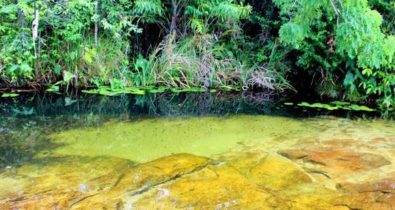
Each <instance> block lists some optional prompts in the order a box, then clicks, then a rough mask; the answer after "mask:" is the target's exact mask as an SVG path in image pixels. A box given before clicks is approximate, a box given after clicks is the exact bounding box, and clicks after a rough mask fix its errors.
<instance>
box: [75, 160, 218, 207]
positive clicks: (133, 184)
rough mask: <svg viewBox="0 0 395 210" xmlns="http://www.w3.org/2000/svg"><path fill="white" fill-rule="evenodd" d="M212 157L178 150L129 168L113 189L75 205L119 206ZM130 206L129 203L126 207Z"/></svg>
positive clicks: (204, 162) (203, 164) (193, 168)
mask: <svg viewBox="0 0 395 210" xmlns="http://www.w3.org/2000/svg"><path fill="white" fill-rule="evenodd" d="M209 161H210V160H209V159H208V158H204V157H200V156H196V155H190V154H175V155H171V156H167V157H163V158H160V159H157V160H154V161H151V162H148V163H144V164H140V165H137V166H135V167H133V168H132V169H130V170H129V171H128V172H126V173H125V175H124V176H122V178H121V179H120V180H119V182H117V183H116V184H115V185H114V187H113V188H112V189H111V190H108V191H105V192H102V193H100V194H98V195H95V196H92V197H89V198H87V199H84V200H83V201H81V202H79V203H78V204H76V205H74V206H73V209H86V208H87V207H89V208H94V209H116V208H121V207H125V206H126V205H128V204H127V203H126V201H125V199H128V198H130V197H133V196H135V195H138V194H140V193H143V192H145V191H147V190H149V189H150V188H153V187H155V186H157V185H159V184H162V183H166V182H169V181H171V180H173V179H176V178H177V177H180V176H182V175H185V174H188V173H192V172H194V171H196V170H199V169H201V168H203V167H205V166H206V165H207V164H208V163H209ZM125 208H126V207H125Z"/></svg>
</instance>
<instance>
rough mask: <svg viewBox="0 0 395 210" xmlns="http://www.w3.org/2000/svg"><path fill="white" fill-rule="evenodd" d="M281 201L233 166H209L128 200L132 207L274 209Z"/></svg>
mask: <svg viewBox="0 0 395 210" xmlns="http://www.w3.org/2000/svg"><path fill="white" fill-rule="evenodd" d="M278 205H281V202H278V201H277V200H276V199H275V198H274V197H273V196H272V195H270V194H269V193H268V192H265V191H264V190H261V189H259V188H257V187H256V186H255V185H254V184H252V183H250V182H249V181H248V180H247V179H246V178H245V177H243V176H242V175H241V174H240V173H239V172H238V171H237V170H236V169H234V168H232V167H230V166H226V165H222V166H209V167H206V168H204V169H202V170H200V171H197V172H196V173H192V174H190V175H186V176H183V177H181V178H179V179H176V180H174V181H172V182H169V183H166V184H164V185H161V186H159V187H157V188H155V189H153V190H151V191H149V192H147V193H145V194H142V195H140V196H139V197H136V198H135V200H132V199H131V200H129V206H133V208H134V209H188V208H193V209H274V207H276V206H278Z"/></svg>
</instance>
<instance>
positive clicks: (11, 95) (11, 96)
mask: <svg viewBox="0 0 395 210" xmlns="http://www.w3.org/2000/svg"><path fill="white" fill-rule="evenodd" d="M17 96H19V94H18V93H3V95H1V97H2V98H13V97H17Z"/></svg>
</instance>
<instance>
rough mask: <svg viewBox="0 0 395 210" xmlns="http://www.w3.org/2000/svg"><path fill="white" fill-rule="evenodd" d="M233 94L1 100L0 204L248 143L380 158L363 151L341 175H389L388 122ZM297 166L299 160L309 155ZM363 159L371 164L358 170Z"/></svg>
mask: <svg viewBox="0 0 395 210" xmlns="http://www.w3.org/2000/svg"><path fill="white" fill-rule="evenodd" d="M144 97H146V96H144ZM235 98H239V97H233V98H232V97H222V96H220V97H214V98H213V96H212V95H203V96H202V95H194V96H188V95H182V96H171V97H169V96H160V95H157V96H151V97H148V98H130V97H124V98H122V97H121V98H112V99H108V98H100V97H97V98H90V99H73V100H75V101H74V102H72V103H71V102H70V99H67V100H65V98H62V97H60V98H59V97H55V98H49V99H45V100H42V98H38V99H37V97H33V98H31V100H30V101H29V100H26V99H25V100H24V102H23V103H21V102H18V101H10V100H9V101H3V102H2V104H1V106H0V107H1V109H0V110H1V112H2V113H3V117H2V120H1V122H0V185H1V186H2V187H1V189H0V207H1V204H2V202H3V203H7V205H8V204H10V203H13V202H12V201H10V200H12V198H17V197H18V196H21V195H25V194H29V195H31V194H35V193H39V192H42V191H46V190H54V188H56V189H58V188H59V187H63V188H68V187H70V188H72V189H76V188H79V191H81V189H80V188H81V187H80V186H78V185H81V184H83V183H85V181H86V180H87V179H95V178H96V177H101V176H102V175H103V174H105V173H104V172H103V171H106V170H107V169H109V168H117V167H118V169H117V170H119V171H122V170H126V169H125V167H127V168H130V167H132V166H134V165H136V164H137V165H138V164H143V163H146V162H149V161H153V160H156V159H159V158H162V157H165V156H169V155H172V154H179V153H188V154H193V155H199V156H204V157H208V158H213V159H216V158H217V157H219V156H221V155H223V154H233V153H232V152H235V151H246V150H249V149H251V148H253V149H259V150H262V151H264V152H267V153H269V154H276V155H278V154H280V152H279V151H282V150H290V149H291V150H292V149H294V150H297V151H304V150H308V151H310V150H320V151H321V150H322V148H324V149H325V150H336V151H337V150H341V151H342V152H341V153H339V154H340V157H336V158H340V159H341V158H342V157H341V156H342V155H345V156H346V158H348V157H350V155H348V153H347V152H350V154H351V153H352V154H351V156H352V157H354V156H355V154H354V153H353V152H359V153H361V152H363V154H365V153H366V154H375V155H379V156H380V157H382V159H385V160H386V161H388V162H390V164H387V163H386V164H382V165H383V166H381V165H380V163H377V161H376V162H374V161H371V160H370V159H371V156H369V158H370V159H369V160H365V159H366V158H365V156H361V157H362V158H361V159H357V162H358V161H359V162H358V163H357V164H359V163H360V162H362V163H363V164H365V165H367V166H365V165H363V167H364V169H365V168H366V170H363V171H361V173H360V174H357V175H355V173H354V174H350V175H348V176H347V179H348V178H350V177H351V178H352V179H353V180H354V181H355V180H359V181H361V180H366V179H368V178H369V177H378V176H381V175H383V174H385V175H388V174H392V173H394V174H395V170H394V165H392V162H393V161H395V159H394V157H395V143H394V142H395V122H394V121H390V120H382V119H372V118H369V119H363V118H360V117H353V118H352V119H349V118H345V117H334V116H326V115H325V114H326V113H317V112H316V113H308V112H304V111H303V110H302V111H300V112H293V113H292V112H290V111H289V110H284V109H282V108H280V109H279V107H278V104H277V105H276V104H273V103H271V102H267V101H265V100H252V101H251V100H250V99H248V98H247V99H246V98H244V100H240V99H235ZM320 114H324V115H320ZM331 142H335V143H331ZM345 145H346V146H345ZM310 147H312V148H311V149H310ZM345 147H347V151H346V152H345V153H344V152H343V149H344V148H345ZM359 153H358V154H359ZM364 158H365V159H364ZM325 160H326V161H328V163H322V164H323V165H325V166H328V167H329V166H331V168H329V169H327V170H326V171H325V172H327V171H329V172H328V173H334V174H336V173H339V174H336V177H341V174H342V170H346V169H344V167H343V165H342V166H339V167H338V166H337V165H336V163H338V162H336V160H332V159H325ZM351 160H352V161H354V159H352V158H351ZM122 161H127V164H124V162H122ZM333 162H334V164H335V165H333V167H332V165H331V164H333ZM340 163H342V162H340ZM298 164H302V165H301V167H303V168H308V167H309V164H311V163H306V164H305V163H299V162H298ZM373 164H376V165H377V164H378V165H380V167H379V168H376V167H372V169H374V170H368V169H370V167H369V166H370V165H373ZM346 166H347V167H348V165H346ZM342 167H343V168H342ZM361 167H362V166H361ZM339 168H340V169H339ZM76 170H78V173H77V172H76ZM314 170H315V169H314ZM336 170H338V171H336ZM339 170H340V171H339ZM69 173H70V175H67V176H66V178H65V177H62V176H63V174H69ZM76 173H77V174H76ZM43 174H45V177H42V176H43ZM110 176H111V175H110ZM311 176H313V175H311ZM391 176H392V175H391ZM70 177H71V178H70ZM78 177H81V178H80V179H81V180H80V179H79V178H78ZM114 177H115V175H114ZM394 177H395V176H394ZM65 180H67V181H65ZM316 180H320V179H319V178H316ZM327 182H328V181H322V183H327ZM362 182H363V181H362ZM27 183H30V184H27ZM31 183H34V187H33V188H32V184H31ZM50 183H56V184H53V185H52V184H50ZM74 185H77V187H76V186H74ZM326 185H327V186H329V187H328V188H331V189H332V188H334V187H330V185H333V186H334V185H335V183H329V182H328V183H327V184H326ZM81 186H82V185H81ZM82 188H84V187H82ZM32 189H34V190H32ZM82 191H83V190H82Z"/></svg>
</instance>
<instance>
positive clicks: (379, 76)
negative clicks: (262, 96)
mask: <svg viewBox="0 0 395 210" xmlns="http://www.w3.org/2000/svg"><path fill="white" fill-rule="evenodd" d="M376 10H377V11H376ZM394 14H395V5H394V3H393V2H392V1H391V0H369V1H367V0H323V1H311V0H299V1H294V0H274V1H269V0H263V1H258V0H245V1H244V0H189V1H186V0H136V1H127V0H68V1H60V0H51V1H44V0H12V1H11V0H0V86H4V87H7V88H11V87H12V88H15V87H16V88H21V87H33V88H37V87H40V86H42V87H45V89H47V91H52V92H60V91H62V90H70V89H71V88H82V89H89V91H88V92H90V93H98V94H104V95H117V94H121V93H129V92H133V90H135V91H137V92H135V93H136V94H138V93H141V92H139V91H140V90H142V89H149V90H147V92H149V91H152V92H155V91H158V92H163V91H164V90H172V91H174V92H179V91H185V90H191V91H202V90H203V89H204V90H206V91H207V90H209V89H229V90H246V89H251V90H255V91H262V90H263V91H266V92H267V91H269V92H277V93H280V92H286V91H290V90H291V91H300V92H304V91H307V92H308V91H310V90H315V91H316V92H317V93H318V95H319V96H323V97H329V98H336V99H347V100H350V101H357V102H360V103H363V102H370V101H376V102H377V104H378V107H379V108H380V109H381V110H387V111H389V110H391V109H394V105H395V85H394V83H395V79H394V69H395V63H394V62H395V59H394V54H395V37H394V33H395V26H394V17H395V16H394ZM293 87H295V88H293ZM37 89H38V88H37Z"/></svg>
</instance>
